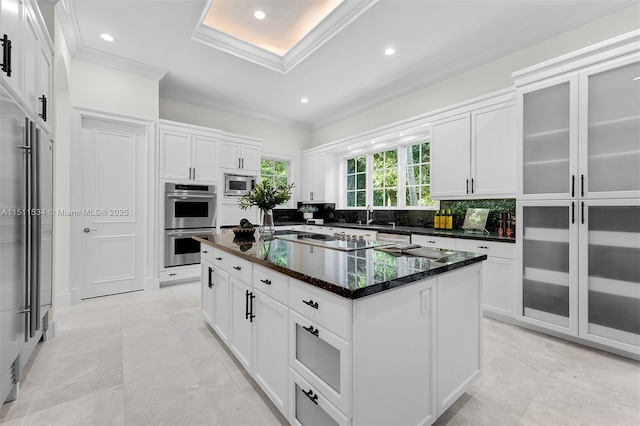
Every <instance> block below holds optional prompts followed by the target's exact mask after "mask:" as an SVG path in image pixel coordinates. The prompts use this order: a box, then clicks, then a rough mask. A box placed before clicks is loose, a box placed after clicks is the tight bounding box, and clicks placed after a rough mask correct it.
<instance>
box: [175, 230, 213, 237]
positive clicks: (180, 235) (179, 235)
mask: <svg viewBox="0 0 640 426" xmlns="http://www.w3.org/2000/svg"><path fill="white" fill-rule="evenodd" d="M165 232H166V234H167V236H169V237H182V236H186V235H192V236H193V235H199V234H207V233H211V232H212V231H207V230H201V231H194V232H185V231H165Z"/></svg>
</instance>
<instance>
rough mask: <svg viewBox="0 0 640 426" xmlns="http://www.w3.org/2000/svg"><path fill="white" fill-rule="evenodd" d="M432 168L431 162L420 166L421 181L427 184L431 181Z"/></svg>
mask: <svg viewBox="0 0 640 426" xmlns="http://www.w3.org/2000/svg"><path fill="white" fill-rule="evenodd" d="M430 169H431V166H430V165H429V164H425V165H423V166H420V171H421V173H420V183H422V184H427V183H430V182H431V176H430Z"/></svg>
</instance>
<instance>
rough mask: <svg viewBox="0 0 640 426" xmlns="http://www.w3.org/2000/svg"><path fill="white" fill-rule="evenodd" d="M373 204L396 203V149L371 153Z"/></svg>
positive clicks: (391, 204)
mask: <svg viewBox="0 0 640 426" xmlns="http://www.w3.org/2000/svg"><path fill="white" fill-rule="evenodd" d="M372 189H373V205H374V206H397V205H398V150H397V149H393V150H390V151H384V152H376V153H375V154H373V188H372Z"/></svg>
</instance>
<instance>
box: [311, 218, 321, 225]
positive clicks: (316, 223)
mask: <svg viewBox="0 0 640 426" xmlns="http://www.w3.org/2000/svg"><path fill="white" fill-rule="evenodd" d="M307 225H324V219H317V218H313V219H307Z"/></svg>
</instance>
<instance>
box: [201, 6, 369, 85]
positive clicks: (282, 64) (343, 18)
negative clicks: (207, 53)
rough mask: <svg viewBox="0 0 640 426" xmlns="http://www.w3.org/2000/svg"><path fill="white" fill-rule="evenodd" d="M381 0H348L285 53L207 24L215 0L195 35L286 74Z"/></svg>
mask: <svg viewBox="0 0 640 426" xmlns="http://www.w3.org/2000/svg"><path fill="white" fill-rule="evenodd" d="M377 1H378V0H348V1H344V2H343V3H341V4H340V5H339V6H338V7H336V9H335V10H333V11H332V12H331V13H330V14H329V15H328V16H327V17H326V18H325V19H323V20H322V22H320V23H319V24H318V25H317V26H316V27H315V28H314V29H313V30H311V31H310V32H309V33H308V34H307V35H306V36H305V37H304V38H303V39H302V40H301V41H300V42H299V43H298V44H296V45H295V46H294V47H293V48H292V49H291V50H290V51H289V52H287V53H286V54H285V55H284V56H280V55H277V54H275V53H272V52H269V51H267V50H265V49H262V48H260V47H257V46H255V45H253V44H251V43H247V42H246V41H244V40H240V39H238V38H236V37H233V36H231V35H229V34H227V33H224V32H222V31H219V30H216V29H215V28H211V27H209V26H206V25H204V24H203V22H204V18H205V16H206V15H207V11H208V10H209V8H210V7H211V3H212V2H213V0H208V1H207V3H206V5H205V8H204V10H203V12H202V14H201V16H200V19H199V20H198V25H197V26H196V28H195V29H194V31H193V34H192V35H191V39H192V40H195V41H198V42H200V43H203V44H205V45H207V46H209V47H213V48H214V49H218V50H220V51H222V52H225V53H229V54H231V55H234V56H236V57H238V58H241V59H244V60H246V61H249V62H252V63H254V64H257V65H260V66H263V67H265V68H268V69H270V70H272V71H277V72H280V73H282V74H286V73H288V72H289V71H291V70H292V69H293V68H294V67H295V66H296V65H298V64H300V63H301V62H302V61H304V60H305V59H306V58H307V57H309V55H311V54H312V53H313V52H315V51H316V50H317V49H318V48H320V47H321V46H322V45H323V44H325V43H326V42H327V41H329V40H330V39H331V38H332V37H334V36H335V35H337V34H338V33H339V32H340V31H342V30H343V29H344V28H346V27H347V26H348V25H349V24H351V23H352V22H353V21H354V20H355V19H357V18H358V17H359V16H360V15H362V14H363V13H364V12H366V11H367V10H368V9H369V8H370V7H371V6H373V5H374V4H375V3H376V2H377Z"/></svg>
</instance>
